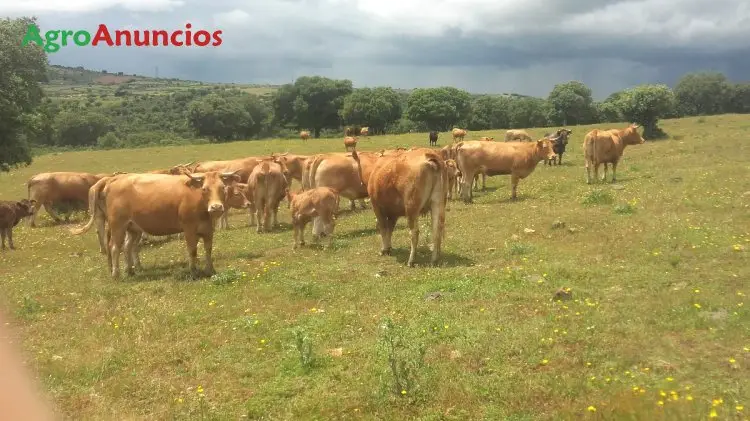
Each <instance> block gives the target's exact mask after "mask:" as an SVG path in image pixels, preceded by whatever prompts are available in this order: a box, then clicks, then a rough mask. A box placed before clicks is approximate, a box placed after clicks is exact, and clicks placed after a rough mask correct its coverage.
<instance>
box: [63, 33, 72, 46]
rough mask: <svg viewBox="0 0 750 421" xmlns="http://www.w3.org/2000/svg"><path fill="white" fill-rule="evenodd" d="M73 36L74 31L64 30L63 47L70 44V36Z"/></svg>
mask: <svg viewBox="0 0 750 421" xmlns="http://www.w3.org/2000/svg"><path fill="white" fill-rule="evenodd" d="M72 36H73V31H62V45H63V47H65V46H67V45H68V37H72Z"/></svg>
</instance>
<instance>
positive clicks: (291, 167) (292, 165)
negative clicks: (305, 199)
mask: <svg viewBox="0 0 750 421" xmlns="http://www.w3.org/2000/svg"><path fill="white" fill-rule="evenodd" d="M273 156H274V157H275V158H276V161H277V162H283V163H284V165H285V166H286V169H287V171H288V172H289V177H290V178H293V179H295V180H297V181H299V182H300V184H302V185H303V187H304V183H303V181H304V180H303V176H304V167H305V165H306V164H307V161H308V160H309V159H310V156H308V155H290V154H289V153H284V154H282V155H277V154H274V155H273ZM287 181H289V183H291V182H292V180H291V179H289V180H287ZM290 185H291V184H290Z"/></svg>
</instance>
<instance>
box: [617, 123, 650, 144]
mask: <svg viewBox="0 0 750 421" xmlns="http://www.w3.org/2000/svg"><path fill="white" fill-rule="evenodd" d="M639 127H641V126H640V125H638V124H635V123H633V124H631V125H630V126H628V128H627V129H625V133H623V136H622V139H623V140H624V141H625V144H626V145H640V144H643V143H645V142H646V140H645V139H644V138H643V136H641V134H640V133H638V128H639Z"/></svg>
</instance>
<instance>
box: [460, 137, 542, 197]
mask: <svg viewBox="0 0 750 421" xmlns="http://www.w3.org/2000/svg"><path fill="white" fill-rule="evenodd" d="M552 154H553V152H552V142H551V141H550V140H549V139H547V138H541V139H539V140H537V141H536V142H532V143H528V142H507V143H505V142H482V141H478V140H470V141H467V142H461V143H459V145H458V159H457V162H458V168H459V169H460V170H461V174H462V180H461V181H462V186H461V197H462V198H463V199H464V201H465V202H471V201H472V196H473V195H472V192H471V182H472V181H473V179H474V176H475V175H476V174H478V173H479V172H482V173H485V174H487V176H489V177H492V176H495V175H507V174H510V176H511V185H512V195H511V198H512V199H514V200H515V199H516V190H517V188H518V182H519V181H520V180H522V179H524V178H526V177H528V176H529V175H530V174H531V173H532V172H534V169H535V168H536V166H537V164H538V163H539V161H542V160H544V159H546V158H549V157H551V156H552Z"/></svg>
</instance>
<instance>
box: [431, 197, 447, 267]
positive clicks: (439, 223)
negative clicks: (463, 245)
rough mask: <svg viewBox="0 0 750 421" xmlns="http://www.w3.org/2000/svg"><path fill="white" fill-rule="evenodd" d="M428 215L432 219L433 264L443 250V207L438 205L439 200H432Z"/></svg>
mask: <svg viewBox="0 0 750 421" xmlns="http://www.w3.org/2000/svg"><path fill="white" fill-rule="evenodd" d="M430 217H431V219H432V259H431V263H432V264H433V265H435V264H436V263H437V261H438V259H440V255H441V254H442V252H443V236H444V235H445V209H444V208H443V207H442V206H441V205H440V201H439V200H433V201H432V208H431V209H430Z"/></svg>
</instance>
